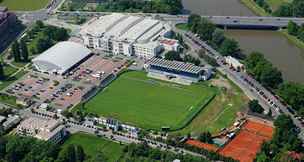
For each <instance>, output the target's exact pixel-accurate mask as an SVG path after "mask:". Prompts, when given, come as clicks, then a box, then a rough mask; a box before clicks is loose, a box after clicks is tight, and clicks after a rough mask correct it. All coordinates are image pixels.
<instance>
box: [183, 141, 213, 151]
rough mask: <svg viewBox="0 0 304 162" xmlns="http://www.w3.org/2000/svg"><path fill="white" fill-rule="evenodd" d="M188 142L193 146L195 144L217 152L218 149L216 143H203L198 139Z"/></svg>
mask: <svg viewBox="0 0 304 162" xmlns="http://www.w3.org/2000/svg"><path fill="white" fill-rule="evenodd" d="M186 144H188V145H191V146H195V147H197V148H201V149H205V150H208V151H214V152H216V151H217V150H218V147H216V146H215V145H212V144H209V143H203V142H200V141H198V140H188V141H187V142H186Z"/></svg>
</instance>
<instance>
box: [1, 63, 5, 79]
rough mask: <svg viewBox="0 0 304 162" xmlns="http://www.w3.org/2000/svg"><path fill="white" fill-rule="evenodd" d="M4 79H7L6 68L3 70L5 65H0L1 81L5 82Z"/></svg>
mask: <svg viewBox="0 0 304 162" xmlns="http://www.w3.org/2000/svg"><path fill="white" fill-rule="evenodd" d="M4 79H5V73H4V68H3V64H2V63H0V80H4Z"/></svg>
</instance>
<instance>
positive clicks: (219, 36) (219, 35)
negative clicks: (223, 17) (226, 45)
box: [211, 28, 225, 48]
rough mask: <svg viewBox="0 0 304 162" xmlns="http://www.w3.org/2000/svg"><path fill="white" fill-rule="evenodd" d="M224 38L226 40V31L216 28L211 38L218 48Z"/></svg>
mask: <svg viewBox="0 0 304 162" xmlns="http://www.w3.org/2000/svg"><path fill="white" fill-rule="evenodd" d="M224 40H225V36H224V31H223V30H221V29H218V28H216V29H215V31H214V32H213V33H212V40H211V43H212V45H213V46H214V47H216V48H218V47H220V46H221V44H222V43H223V41H224Z"/></svg>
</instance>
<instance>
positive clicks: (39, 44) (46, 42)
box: [35, 37, 53, 53]
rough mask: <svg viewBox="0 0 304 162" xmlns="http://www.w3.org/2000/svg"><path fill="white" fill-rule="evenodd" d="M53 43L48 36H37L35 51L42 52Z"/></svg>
mask: <svg viewBox="0 0 304 162" xmlns="http://www.w3.org/2000/svg"><path fill="white" fill-rule="evenodd" d="M52 45H53V43H52V40H51V39H50V38H49V37H43V38H39V39H37V41H36V45H35V46H36V52H37V53H42V52H44V51H45V50H47V49H48V48H50V47H51V46H52Z"/></svg>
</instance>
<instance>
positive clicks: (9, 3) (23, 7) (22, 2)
mask: <svg viewBox="0 0 304 162" xmlns="http://www.w3.org/2000/svg"><path fill="white" fill-rule="evenodd" d="M49 1H50V0H2V1H1V0H0V6H6V7H8V8H9V9H10V10H18V11H33V10H39V9H41V8H44V7H46V5H47V4H48V2H49Z"/></svg>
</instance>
